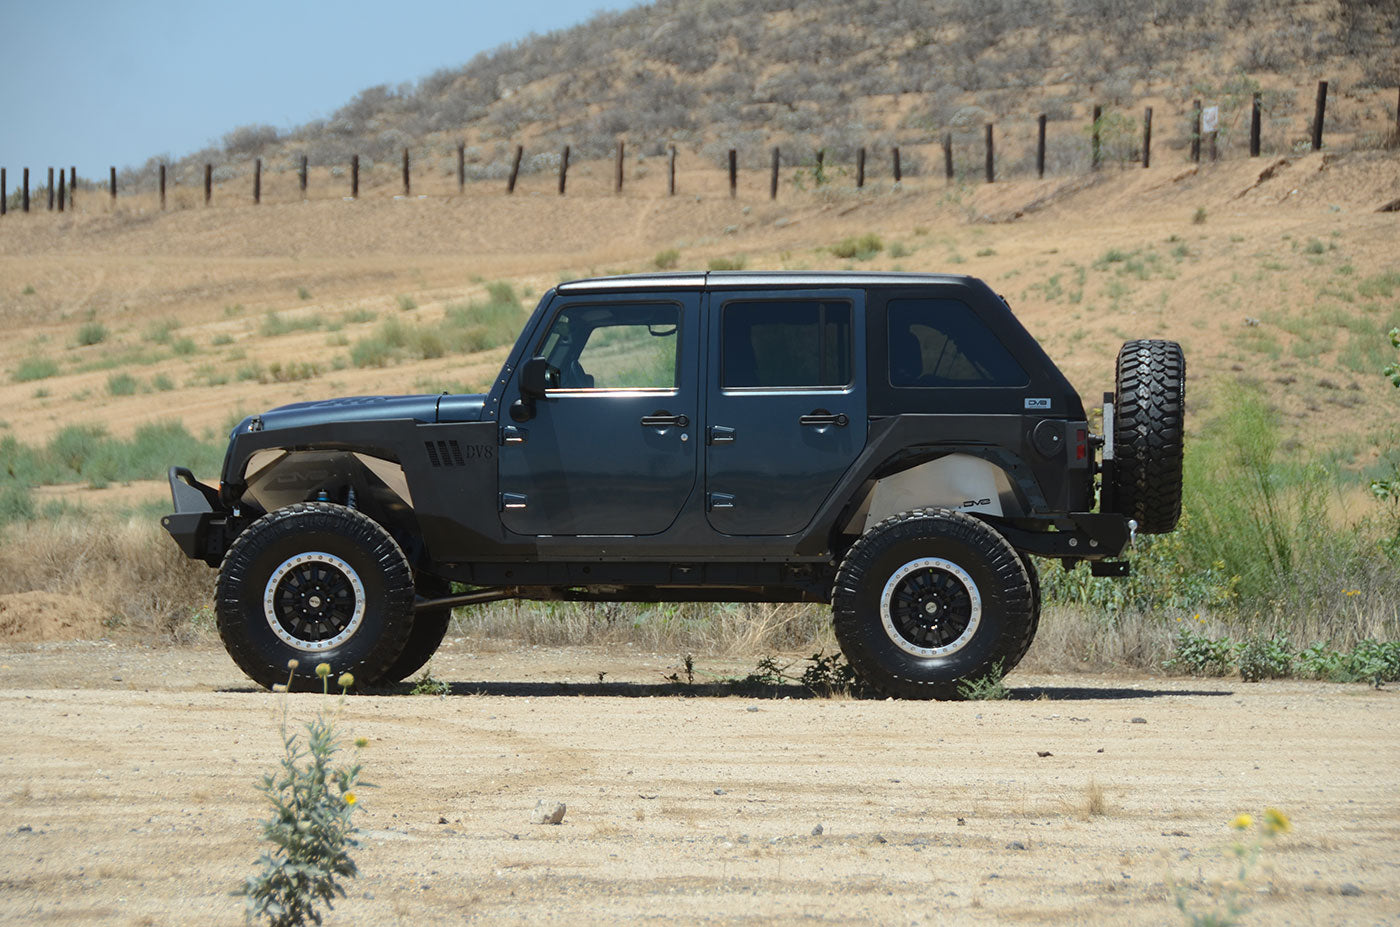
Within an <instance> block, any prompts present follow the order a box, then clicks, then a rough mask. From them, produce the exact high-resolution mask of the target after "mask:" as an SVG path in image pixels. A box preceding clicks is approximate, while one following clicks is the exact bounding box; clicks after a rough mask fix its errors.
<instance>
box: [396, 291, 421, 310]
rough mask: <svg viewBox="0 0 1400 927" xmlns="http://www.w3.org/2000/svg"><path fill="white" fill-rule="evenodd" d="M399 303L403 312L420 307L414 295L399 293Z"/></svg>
mask: <svg viewBox="0 0 1400 927" xmlns="http://www.w3.org/2000/svg"><path fill="white" fill-rule="evenodd" d="M398 303H399V309H400V310H402V311H403V312H411V311H412V310H414V309H417V308H418V303H417V302H416V301H414V299H413V297H412V296H405V295H403V294H399V297H398Z"/></svg>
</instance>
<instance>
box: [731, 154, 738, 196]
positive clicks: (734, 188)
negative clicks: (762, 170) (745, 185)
mask: <svg viewBox="0 0 1400 927" xmlns="http://www.w3.org/2000/svg"><path fill="white" fill-rule="evenodd" d="M738 195H739V152H737V151H735V150H734V149H733V148H731V149H729V198H730V199H733V198H734V197H736V196H738Z"/></svg>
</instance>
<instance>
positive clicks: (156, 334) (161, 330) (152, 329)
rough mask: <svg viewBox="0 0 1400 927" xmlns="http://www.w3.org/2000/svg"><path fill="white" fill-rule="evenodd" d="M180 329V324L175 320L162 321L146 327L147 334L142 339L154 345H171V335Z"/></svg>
mask: <svg viewBox="0 0 1400 927" xmlns="http://www.w3.org/2000/svg"><path fill="white" fill-rule="evenodd" d="M179 327H180V323H179V322H177V321H175V320H174V319H161V320H160V321H158V322H152V323H151V324H150V325H148V326H146V332H145V334H143V335H142V336H141V337H142V338H144V339H145V340H147V341H149V342H152V343H153V344H169V343H170V336H171V334H172V333H173V332H174V331H175V329H177V328H179Z"/></svg>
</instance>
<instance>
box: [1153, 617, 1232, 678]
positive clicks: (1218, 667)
mask: <svg viewBox="0 0 1400 927" xmlns="http://www.w3.org/2000/svg"><path fill="white" fill-rule="evenodd" d="M1234 655H1235V645H1234V644H1233V643H1232V642H1231V641H1230V639H1229V638H1228V637H1221V638H1211V637H1208V636H1206V635H1205V634H1197V633H1196V632H1195V631H1192V630H1191V629H1190V628H1189V627H1183V628H1182V629H1181V630H1180V631H1179V632H1177V636H1176V648H1175V652H1174V653H1173V654H1172V656H1171V658H1170V659H1168V660H1167V661H1166V663H1164V664H1163V665H1164V666H1165V667H1166V668H1167V669H1182V670H1185V671H1186V672H1188V673H1190V674H1191V675H1192V676H1224V675H1225V674H1226V673H1228V672H1230V667H1231V666H1232V665H1233V664H1234Z"/></svg>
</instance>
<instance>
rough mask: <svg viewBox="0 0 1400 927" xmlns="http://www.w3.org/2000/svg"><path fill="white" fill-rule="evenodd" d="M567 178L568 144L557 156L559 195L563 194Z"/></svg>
mask: <svg viewBox="0 0 1400 927" xmlns="http://www.w3.org/2000/svg"><path fill="white" fill-rule="evenodd" d="M568 179H569V146H568V145H565V146H564V153H563V154H562V155H560V157H559V195H560V196H563V195H564V185H565V184H566V183H568Z"/></svg>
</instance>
